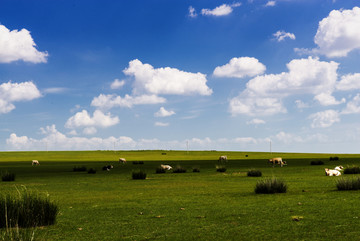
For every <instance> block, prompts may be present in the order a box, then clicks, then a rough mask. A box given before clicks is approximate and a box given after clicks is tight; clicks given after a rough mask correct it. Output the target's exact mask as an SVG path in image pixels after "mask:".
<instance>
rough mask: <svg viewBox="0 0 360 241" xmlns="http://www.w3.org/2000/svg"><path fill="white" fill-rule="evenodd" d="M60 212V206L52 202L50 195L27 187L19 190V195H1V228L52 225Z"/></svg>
mask: <svg viewBox="0 0 360 241" xmlns="http://www.w3.org/2000/svg"><path fill="white" fill-rule="evenodd" d="M58 212H59V209H58V206H57V205H56V204H54V203H52V202H50V200H49V197H48V196H46V197H42V196H40V195H39V194H36V193H32V192H29V191H27V190H26V189H25V190H23V191H21V192H18V196H11V195H10V194H7V195H1V196H0V228H9V227H21V228H27V227H36V226H47V225H52V224H55V221H56V216H57V214H58Z"/></svg>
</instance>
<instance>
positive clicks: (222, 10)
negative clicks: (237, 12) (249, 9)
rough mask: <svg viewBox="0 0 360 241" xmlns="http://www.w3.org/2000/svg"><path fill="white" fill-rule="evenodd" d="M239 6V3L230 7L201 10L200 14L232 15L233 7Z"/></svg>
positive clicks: (222, 6) (226, 5) (224, 5)
mask: <svg viewBox="0 0 360 241" xmlns="http://www.w3.org/2000/svg"><path fill="white" fill-rule="evenodd" d="M239 6H241V3H239V2H238V3H234V4H231V5H228V4H222V5H220V6H218V7H216V8H214V9H208V8H204V9H201V14H202V15H204V16H226V15H229V14H230V13H232V11H233V9H234V8H235V7H239Z"/></svg>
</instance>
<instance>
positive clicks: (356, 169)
mask: <svg viewBox="0 0 360 241" xmlns="http://www.w3.org/2000/svg"><path fill="white" fill-rule="evenodd" d="M359 173H360V167H347V168H345V169H344V174H359Z"/></svg>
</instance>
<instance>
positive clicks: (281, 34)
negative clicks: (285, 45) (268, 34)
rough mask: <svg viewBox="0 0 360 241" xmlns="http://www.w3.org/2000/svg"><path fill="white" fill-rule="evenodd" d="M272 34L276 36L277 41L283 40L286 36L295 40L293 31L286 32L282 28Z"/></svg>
mask: <svg viewBox="0 0 360 241" xmlns="http://www.w3.org/2000/svg"><path fill="white" fill-rule="evenodd" d="M273 36H274V37H275V38H276V40H277V41H278V42H281V41H284V40H285V39H286V38H289V39H292V40H295V34H293V33H287V32H285V31H283V30H281V31H280V30H279V31H277V32H276V33H274V34H273Z"/></svg>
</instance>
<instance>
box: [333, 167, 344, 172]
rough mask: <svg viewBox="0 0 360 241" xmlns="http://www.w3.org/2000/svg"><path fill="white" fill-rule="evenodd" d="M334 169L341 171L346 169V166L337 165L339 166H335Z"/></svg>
mask: <svg viewBox="0 0 360 241" xmlns="http://www.w3.org/2000/svg"><path fill="white" fill-rule="evenodd" d="M334 169H335V170H336V171H339V172H341V171H344V167H343V166H337V167H335V168H334Z"/></svg>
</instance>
